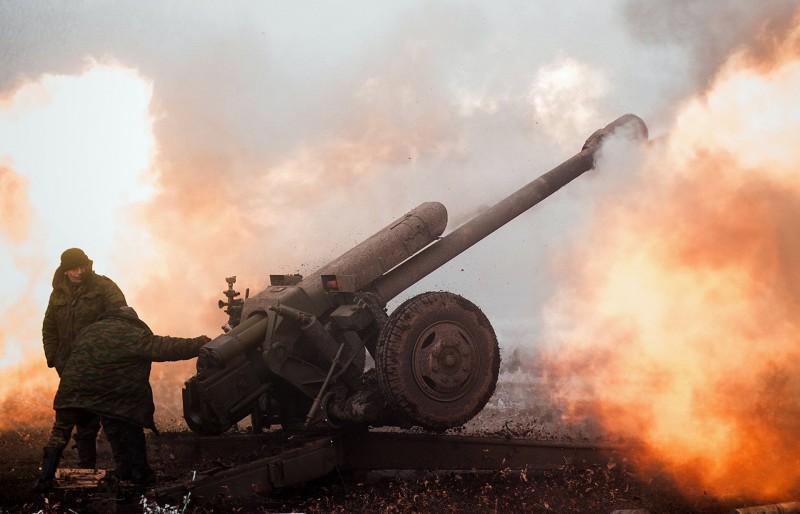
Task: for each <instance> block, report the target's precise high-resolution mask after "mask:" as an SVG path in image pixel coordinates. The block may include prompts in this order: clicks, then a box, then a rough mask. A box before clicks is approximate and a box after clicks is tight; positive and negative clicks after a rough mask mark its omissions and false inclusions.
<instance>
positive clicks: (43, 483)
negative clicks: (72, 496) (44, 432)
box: [33, 446, 62, 492]
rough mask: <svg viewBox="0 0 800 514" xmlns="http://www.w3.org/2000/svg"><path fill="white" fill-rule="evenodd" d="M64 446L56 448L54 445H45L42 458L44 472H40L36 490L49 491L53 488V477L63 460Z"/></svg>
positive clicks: (34, 487)
mask: <svg viewBox="0 0 800 514" xmlns="http://www.w3.org/2000/svg"><path fill="white" fill-rule="evenodd" d="M61 452H62V448H55V447H52V446H45V447H44V457H43V458H42V472H41V473H40V474H39V480H37V481H36V485H35V486H33V490H34V491H36V492H44V491H49V490H51V489H52V488H53V478H55V476H56V469H58V463H59V461H60V460H61Z"/></svg>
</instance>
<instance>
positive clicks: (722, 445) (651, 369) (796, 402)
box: [542, 29, 800, 499]
mask: <svg viewBox="0 0 800 514" xmlns="http://www.w3.org/2000/svg"><path fill="white" fill-rule="evenodd" d="M798 32H799V31H798V30H797V29H796V30H795V33H794V35H793V36H792V37H791V38H790V40H789V41H787V42H786V44H785V45H784V46H780V47H779V48H777V49H776V50H777V51H776V53H775V55H772V56H770V60H769V66H764V65H760V64H759V63H758V62H756V61H754V59H753V57H752V56H746V55H736V56H734V57H732V58H731V59H730V60H729V61H728V63H727V64H726V66H725V67H724V69H722V70H721V72H720V73H719V75H718V77H717V78H716V80H715V82H714V83H713V84H712V86H711V88H710V89H709V90H708V91H707V92H706V93H705V94H704V95H702V96H700V97H697V98H695V99H693V100H692V101H691V102H689V103H687V104H686V105H685V106H684V107H683V108H682V109H681V111H680V112H679V115H678V116H677V119H676V121H675V124H674V126H673V127H672V130H671V132H670V134H669V136H668V137H667V138H666V139H665V140H663V141H660V142H659V143H658V144H657V145H655V146H654V147H653V148H651V150H650V152H649V156H648V157H649V158H648V159H647V162H646V163H645V164H644V166H643V168H642V171H641V175H642V176H643V178H642V180H641V181H640V182H639V181H636V182H634V183H632V184H631V185H630V187H629V190H628V191H625V192H624V193H621V194H620V197H618V198H615V199H613V201H611V202H608V203H607V204H605V205H601V206H600V208H599V209H598V212H597V215H596V216H595V217H594V219H593V227H592V230H591V235H590V237H589V238H588V240H586V241H585V242H584V244H581V245H578V246H577V247H576V248H575V249H574V250H575V251H574V253H573V254H572V257H569V258H567V259H565V260H564V261H562V262H561V263H559V264H558V267H559V269H561V270H562V271H564V272H567V271H569V272H570V273H571V274H573V275H574V277H575V278H574V280H573V281H572V282H571V283H569V284H567V285H566V286H565V287H564V288H563V289H562V292H561V293H560V294H559V295H558V297H557V298H556V299H555V300H554V302H553V303H552V304H551V305H550V306H549V307H548V309H547V315H546V325H547V329H546V331H545V332H546V333H545V338H546V340H548V342H550V343H552V347H550V348H548V350H547V351H546V352H545V354H544V355H543V356H542V358H543V359H545V361H546V362H547V363H548V366H549V370H550V375H551V377H550V378H551V380H552V381H553V385H554V386H556V385H559V386H560V387H564V388H566V389H567V390H568V394H567V395H566V396H571V397H572V398H580V399H582V400H585V402H584V403H582V405H583V406H586V405H588V406H589V411H590V412H593V413H594V415H595V416H596V417H597V418H598V419H599V420H600V422H601V423H602V424H603V426H604V427H605V428H606V429H607V430H608V431H609V432H612V433H615V434H619V435H622V436H624V437H625V438H626V439H628V440H632V441H639V442H641V443H642V444H643V446H644V448H645V451H644V452H643V454H642V455H640V456H639V457H640V458H641V461H642V462H643V463H646V464H647V466H646V467H649V466H656V467H658V468H660V469H662V470H666V471H668V472H670V473H671V474H672V476H674V477H675V479H676V480H677V481H678V482H679V483H680V484H681V485H683V486H684V487H685V488H686V490H687V491H690V492H693V493H697V492H702V491H706V492H709V493H712V494H716V495H728V494H738V495H749V496H752V497H754V498H759V499H780V498H781V495H782V494H787V493H788V492H789V491H790V490H791V488H793V487H797V486H798V485H800V468H799V467H798V466H797V462H798V460H800V446H798V445H797V442H796V441H797V434H798V430H800V378H799V377H798V374H797V373H796V369H797V367H798V365H800V336H798V334H800V330H799V329H800V326H798V325H800V182H798V181H797V168H798V165H800V148H799V147H798V145H797V144H796V134H797V133H798V130H800V93H798V92H800V56H798V55H797V48H798V45H797V42H798V40H799V38H798ZM600 167H602V165H600ZM604 173H614V171H613V170H606V171H605V172H604ZM622 194H624V198H623V197H622ZM576 406H577V403H575V404H573V405H572V407H573V408H575V407H576ZM573 412H575V411H574V410H573Z"/></svg>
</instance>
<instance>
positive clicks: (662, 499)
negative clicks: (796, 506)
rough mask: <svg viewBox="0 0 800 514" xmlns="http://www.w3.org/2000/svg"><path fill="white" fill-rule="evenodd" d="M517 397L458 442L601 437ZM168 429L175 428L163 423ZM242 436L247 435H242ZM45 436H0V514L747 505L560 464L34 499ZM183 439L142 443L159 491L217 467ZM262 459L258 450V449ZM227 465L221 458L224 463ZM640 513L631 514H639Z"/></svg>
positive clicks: (494, 407)
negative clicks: (207, 492) (170, 495)
mask: <svg viewBox="0 0 800 514" xmlns="http://www.w3.org/2000/svg"><path fill="white" fill-rule="evenodd" d="M524 396H525V394H524V393H519V394H518V393H516V392H515V387H514V383H513V380H508V379H506V380H504V381H503V382H501V383H500V384H498V392H497V394H496V395H495V397H494V398H493V400H492V401H491V402H490V404H489V405H487V407H486V408H485V409H484V411H483V412H482V413H481V414H479V415H478V416H477V417H476V418H475V419H474V420H472V421H471V422H470V423H468V424H467V425H466V426H465V427H463V428H462V429H460V430H459V433H461V434H465V435H507V436H513V437H526V438H530V439H547V440H551V441H552V440H553V439H558V438H565V439H570V440H575V439H578V440H592V439H598V438H602V437H604V435H603V434H602V433H600V432H598V430H597V428H596V427H594V426H593V425H592V424H591V422H589V421H584V422H581V423H577V424H572V425H570V426H563V425H562V424H561V423H560V420H559V417H558V415H557V414H555V413H553V412H551V411H546V410H536V409H533V410H532V409H530V408H526V409H524V410H523V409H521V408H520V405H519V403H520V402H523V401H524V402H526V403H528V404H529V403H530V400H529V399H525V398H524ZM168 425H173V424H168ZM240 429H241V430H242V431H244V432H246V431H248V430H249V428H248V427H246V426H243V427H240ZM47 435H48V430H47V429H43V428H37V429H31V428H24V427H21V428H19V429H18V430H17V431H15V432H6V433H2V434H0V463H1V464H2V469H0V514H5V513H17V512H20V513H38V512H42V513H45V512H47V513H61V512H65V513H66V512H71V513H73V512H74V513H84V512H85V513H91V512H98V513H102V512H120V513H123V512H130V513H140V512H148V513H159V514H162V513H164V514H166V513H170V514H172V513H175V514H177V513H211V512H241V513H252V512H276V513H277V512H315V513H350V512H376V513H384V512H385V513H405V512H420V513H428V512H437V513H438V512H458V513H462V512H464V513H472V512H474V513H494V512H520V513H522V512H525V513H611V512H614V511H616V510H625V509H644V510H645V511H646V512H649V513H651V514H660V513H691V514H722V513H725V514H727V513H729V512H730V511H731V509H733V508H736V507H742V506H747V505H752V502H748V501H747V500H746V499H744V498H712V497H710V496H708V495H706V494H704V493H703V492H702V491H697V492H696V493H695V494H692V495H691V497H687V496H684V495H683V494H681V493H679V492H678V491H677V490H676V488H675V487H674V486H673V484H672V483H671V481H670V480H669V478H668V477H665V476H660V475H657V474H656V475H651V476H650V478H647V479H642V478H638V476H639V475H638V474H637V470H636V469H635V463H632V462H629V463H614V464H608V465H606V466H594V467H591V468H576V467H570V466H568V465H564V466H563V467H561V468H559V469H555V470H547V471H528V472H524V473H522V472H518V471H511V470H505V471H498V472H490V473H486V472H484V473H474V472H473V473H438V474H436V473H422V474H421V473H409V472H405V473H403V472H380V473H379V472H372V473H369V474H366V475H363V474H362V475H355V474H352V473H344V472H342V473H333V474H331V475H329V476H327V477H325V478H322V479H318V480H315V481H313V482H309V483H306V484H303V485H300V486H294V487H289V488H285V489H281V490H278V491H276V492H274V493H273V494H271V495H270V496H259V495H252V496H250V497H247V498H243V499H230V498H222V497H220V498H217V499H216V500H214V501H213V502H210V503H204V504H197V503H195V502H194V501H191V499H190V500H189V501H188V502H184V501H182V500H181V499H176V500H170V501H165V500H163V499H160V500H159V499H156V498H155V497H153V496H152V494H149V493H147V492H146V491H135V490H125V491H124V492H123V493H122V494H112V495H109V494H107V493H103V492H102V491H98V492H86V491H85V490H84V491H68V492H64V491H61V492H55V493H50V494H48V495H43V494H34V493H33V492H32V489H31V488H32V486H33V484H34V483H35V480H36V477H37V475H38V468H39V465H40V464H41V456H42V447H43V445H44V443H45V441H46V440H47ZM195 437H197V436H195V435H194V434H191V433H188V432H167V433H164V434H162V435H161V436H158V438H157V439H156V436H153V435H152V434H148V440H149V447H148V448H149V457H150V463H151V465H152V467H153V468H154V469H155V471H156V473H157V479H158V482H157V484H158V485H165V484H169V483H172V482H174V481H176V480H187V479H188V478H189V477H191V476H192V474H193V473H194V472H198V471H203V470H204V469H209V468H211V467H213V466H216V465H218V464H219V459H218V458H214V459H211V458H207V459H204V458H201V459H200V460H199V462H198V460H197V459H195V460H194V461H192V460H186V459H183V458H180V456H179V453H180V451H181V448H182V447H183V446H182V445H181V444H179V443H180V440H181V439H185V438H195ZM98 449H99V456H98V466H99V467H101V468H112V467H113V464H112V462H113V461H112V458H111V452H110V448H109V446H108V442H107V441H106V440H105V437H104V436H102V435H101V437H100V439H99V446H98ZM259 451H260V450H259ZM256 453H257V452H255V453H253V454H249V455H238V456H237V455H230V456H227V460H228V461H229V462H228V463H230V462H235V461H237V460H238V461H248V460H250V459H254V458H258V457H260V456H263V455H258V454H256ZM223 460H225V459H223ZM76 463H77V456H76V453H75V450H74V449H72V448H68V449H67V450H66V451H65V453H64V456H63V458H62V462H61V467H74V466H75V464H76ZM637 514H638V513H637Z"/></svg>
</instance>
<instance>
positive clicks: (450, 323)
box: [375, 292, 500, 431]
mask: <svg viewBox="0 0 800 514" xmlns="http://www.w3.org/2000/svg"><path fill="white" fill-rule="evenodd" d="M375 353H376V358H375V367H376V371H377V375H378V385H379V386H380V388H381V392H382V393H383V395H384V396H385V397H386V400H387V402H388V404H389V406H390V407H391V408H392V409H393V410H395V411H398V412H399V413H400V414H401V415H404V416H405V417H407V418H408V419H409V420H410V421H411V422H412V423H413V424H415V425H419V426H421V427H423V428H425V429H428V430H434V431H443V430H446V429H448V428H452V427H457V426H460V425H463V424H464V423H466V422H467V421H469V420H470V419H472V418H473V417H475V415H476V414H478V412H480V411H481V410H482V409H483V407H484V406H485V405H486V402H488V401H489V398H490V397H491V396H492V394H493V393H494V390H495V386H496V385H497V376H498V373H499V370H500V348H499V346H498V344H497V337H496V336H495V333H494V329H492V325H491V324H490V323H489V320H488V319H487V318H486V316H485V315H484V314H483V312H481V310H480V309H479V308H478V307H477V306H475V305H474V304H473V303H472V302H470V301H469V300H467V299H465V298H463V297H461V296H459V295H457V294H454V293H448V292H429V293H423V294H420V295H418V296H415V297H413V298H410V299H409V300H406V301H405V302H404V303H403V304H401V305H400V306H399V307H398V308H397V309H395V311H394V312H393V313H392V315H391V316H390V317H389V320H388V321H387V323H386V326H385V327H384V329H383V331H382V332H381V334H380V336H379V338H378V344H377V348H376V352H375Z"/></svg>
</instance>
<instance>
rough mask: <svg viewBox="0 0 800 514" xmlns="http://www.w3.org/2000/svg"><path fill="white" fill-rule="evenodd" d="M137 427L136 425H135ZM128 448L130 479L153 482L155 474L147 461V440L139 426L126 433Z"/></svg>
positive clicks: (137, 481) (144, 483)
mask: <svg viewBox="0 0 800 514" xmlns="http://www.w3.org/2000/svg"><path fill="white" fill-rule="evenodd" d="M137 428H138V427H137ZM127 443H128V449H129V451H130V454H129V455H130V458H131V480H133V481H134V482H135V483H137V484H141V485H147V484H152V483H153V482H155V479H156V474H155V472H153V470H152V469H151V468H150V465H149V464H148V462H147V441H146V440H145V438H144V431H143V430H142V429H141V428H138V429H137V430H132V431H130V432H129V433H128V438H127Z"/></svg>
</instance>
